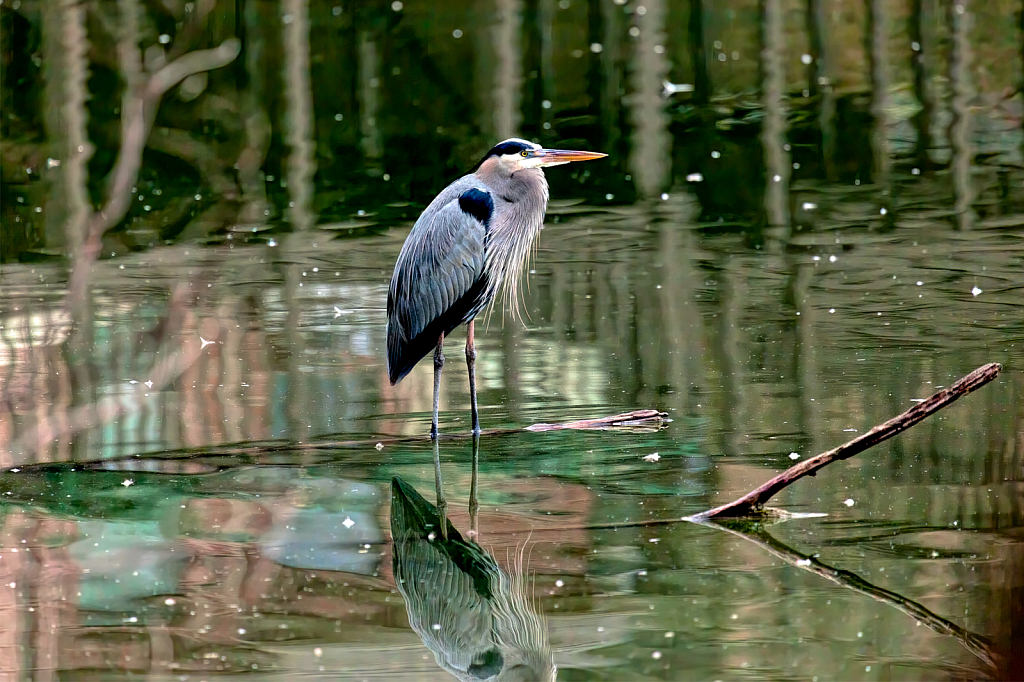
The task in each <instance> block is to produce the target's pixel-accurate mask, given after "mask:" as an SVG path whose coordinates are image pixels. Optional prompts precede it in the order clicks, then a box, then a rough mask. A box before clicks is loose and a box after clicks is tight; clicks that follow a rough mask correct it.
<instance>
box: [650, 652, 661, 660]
mask: <svg viewBox="0 0 1024 682" xmlns="http://www.w3.org/2000/svg"><path fill="white" fill-rule="evenodd" d="M651 658H653V659H654V660H658V659H659V658H661V652H660V651H652V652H651Z"/></svg>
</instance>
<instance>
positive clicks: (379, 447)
mask: <svg viewBox="0 0 1024 682" xmlns="http://www.w3.org/2000/svg"><path fill="white" fill-rule="evenodd" d="M373 447H375V448H377V452H380V451H381V450H383V449H384V443H377V444H376V445H374V446H373Z"/></svg>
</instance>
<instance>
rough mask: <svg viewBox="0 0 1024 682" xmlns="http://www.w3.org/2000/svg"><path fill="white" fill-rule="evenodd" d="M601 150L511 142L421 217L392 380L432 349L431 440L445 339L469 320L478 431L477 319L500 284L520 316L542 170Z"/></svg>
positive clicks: (410, 251)
mask: <svg viewBox="0 0 1024 682" xmlns="http://www.w3.org/2000/svg"><path fill="white" fill-rule="evenodd" d="M604 156H607V155H606V154H601V153H599V152H583V151H571V150H566V149H543V148H542V147H541V146H540V145H538V144H534V143H532V142H527V141H526V140H520V139H517V138H512V139H508V140H505V141H504V142H501V143H499V144H497V145H495V146H494V147H493V148H492V149H491V150H490V151H489V152H487V154H485V155H484V158H483V159H481V160H480V163H478V164H477V165H476V167H474V168H473V170H472V172H470V173H469V174H468V175H464V176H462V177H461V178H459V179H458V180H456V181H455V182H453V183H452V184H450V185H448V186H447V187H446V188H445V189H443V190H442V191H441V193H440V194H438V195H437V197H435V198H434V200H433V201H432V202H430V205H429V206H427V208H426V209H425V210H424V211H423V213H422V214H421V215H420V217H419V218H418V219H417V220H416V224H415V225H413V227H412V231H411V232H410V233H409V236H408V237H407V238H406V240H405V244H404V245H403V246H402V251H401V253H399V255H398V262H397V263H396V264H395V272H394V274H393V275H392V277H391V287H390V289H389V290H388V326H387V339H388V341H387V345H388V353H387V365H388V379H389V380H390V381H391V385H392V386H394V385H395V384H397V383H398V382H399V381H401V380H402V378H403V377H405V375H407V374H408V373H409V372H410V371H412V368H413V367H414V366H415V365H416V363H418V362H419V361H420V360H421V359H423V358H424V357H425V356H426V355H427V354H428V353H430V352H431V351H434V411H433V418H432V421H431V423H430V435H431V437H432V438H435V439H436V438H437V409H438V396H439V395H440V390H441V368H442V367H443V366H444V351H443V346H444V338H445V337H446V336H447V335H448V334H450V333H451V332H452V331H454V330H455V328H456V327H458V326H459V325H461V324H464V323H468V324H469V329H468V332H467V335H466V365H467V366H468V368H469V394H470V404H471V407H472V418H473V433H474V434H479V433H480V417H479V415H478V413H477V402H476V370H475V366H476V347H475V346H474V345H473V318H475V317H476V315H477V314H478V313H479V312H480V311H481V310H483V309H484V308H485V307H486V306H487V304H488V303H490V302H491V301H492V300H493V299H494V296H495V295H496V294H497V292H498V290H499V289H501V288H504V293H505V298H506V304H507V305H509V306H510V308H511V309H512V316H513V317H515V316H516V307H517V305H518V303H519V300H518V291H519V277H520V276H521V275H522V272H523V270H524V268H525V267H526V261H527V259H528V258H529V256H530V251H531V249H532V247H533V242H534V239H535V238H536V237H537V234H538V233H540V231H541V228H542V227H543V226H544V214H545V211H546V210H547V205H548V182H547V180H546V179H545V177H544V171H543V170H542V169H543V168H545V167H549V166H560V165H562V164H566V163H569V162H571V161H588V160H591V159H600V158H602V157H604Z"/></svg>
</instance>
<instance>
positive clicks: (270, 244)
mask: <svg viewBox="0 0 1024 682" xmlns="http://www.w3.org/2000/svg"><path fill="white" fill-rule="evenodd" d="M267 246H277V241H276V240H273V239H271V240H270V241H269V242H267Z"/></svg>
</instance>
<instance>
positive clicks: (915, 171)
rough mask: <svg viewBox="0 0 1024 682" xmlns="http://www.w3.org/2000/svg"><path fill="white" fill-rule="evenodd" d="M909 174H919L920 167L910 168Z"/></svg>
mask: <svg viewBox="0 0 1024 682" xmlns="http://www.w3.org/2000/svg"><path fill="white" fill-rule="evenodd" d="M910 174H911V175H920V174H921V169H920V168H911V169H910Z"/></svg>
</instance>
